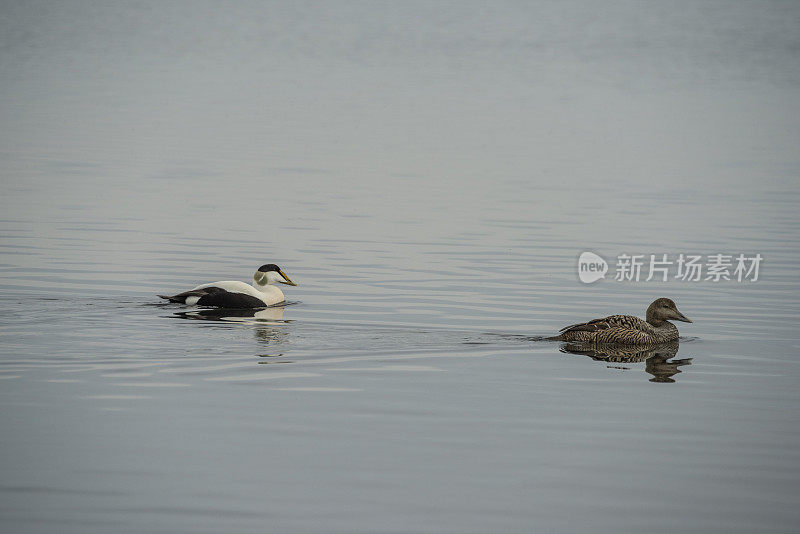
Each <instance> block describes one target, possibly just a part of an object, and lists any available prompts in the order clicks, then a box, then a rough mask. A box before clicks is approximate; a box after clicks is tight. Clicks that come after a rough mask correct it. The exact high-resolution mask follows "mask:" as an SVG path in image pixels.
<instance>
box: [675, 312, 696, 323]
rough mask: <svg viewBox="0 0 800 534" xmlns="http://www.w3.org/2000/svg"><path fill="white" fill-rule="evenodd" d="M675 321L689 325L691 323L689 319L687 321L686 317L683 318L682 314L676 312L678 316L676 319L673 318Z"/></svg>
mask: <svg viewBox="0 0 800 534" xmlns="http://www.w3.org/2000/svg"><path fill="white" fill-rule="evenodd" d="M675 320H676V321H683V322H684V323H691V322H692V320H691V319H689V318H688V317H686V316H685V315H684V314H682V313H681V312H678V315H677V317H675Z"/></svg>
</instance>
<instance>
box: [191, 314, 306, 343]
mask: <svg viewBox="0 0 800 534" xmlns="http://www.w3.org/2000/svg"><path fill="white" fill-rule="evenodd" d="M175 316H176V317H179V318H181V319H193V320H195V321H213V322H223V323H247V324H252V325H253V326H254V327H255V328H254V329H253V334H254V336H255V338H256V341H258V342H260V343H267V344H275V343H281V342H283V341H285V340H286V336H287V335H288V334H287V332H286V330H285V329H284V328H279V326H280V325H284V324H287V323H289V322H291V321H288V320H285V319H284V318H283V306H274V307H269V308H260V309H257V308H211V309H203V310H192V311H186V312H177V313H175Z"/></svg>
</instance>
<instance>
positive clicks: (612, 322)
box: [548, 298, 692, 345]
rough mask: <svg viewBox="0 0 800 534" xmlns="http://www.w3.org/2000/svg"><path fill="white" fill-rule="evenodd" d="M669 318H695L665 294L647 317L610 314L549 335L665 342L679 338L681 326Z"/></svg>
mask: <svg viewBox="0 0 800 534" xmlns="http://www.w3.org/2000/svg"><path fill="white" fill-rule="evenodd" d="M669 319H672V320H675V321H683V322H685V323H691V322H692V321H691V320H690V319H689V318H688V317H686V316H685V315H684V314H682V313H681V312H679V311H678V307H677V306H675V303H674V302H673V301H672V300H670V299H666V298H661V299H658V300H656V301H655V302H653V303H652V304H651V305H650V306H649V307H648V308H647V320H642V319H639V318H638V317H634V316H633V315H609V316H608V317H603V318H602V319H594V320H593V321H589V322H588V323H579V324H573V325H570V326H565V327H564V328H562V329H561V330H560V332H561V334H560V335H558V336H555V337H551V338H548V339H551V340H556V341H592V342H595V343H620V344H626V345H648V344H656V343H665V342H667V341H673V340H675V339H678V328H677V327H676V326H675V325H674V324H672V323H670V322H669Z"/></svg>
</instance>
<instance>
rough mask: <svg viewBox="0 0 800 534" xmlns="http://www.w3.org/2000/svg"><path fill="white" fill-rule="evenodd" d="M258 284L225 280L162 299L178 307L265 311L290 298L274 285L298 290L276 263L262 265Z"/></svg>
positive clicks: (257, 272)
mask: <svg viewBox="0 0 800 534" xmlns="http://www.w3.org/2000/svg"><path fill="white" fill-rule="evenodd" d="M253 281H254V282H255V283H254V284H248V283H246V282H239V281H237V280H223V281H221V282H209V283H207V284H200V285H199V286H195V287H193V288H192V289H190V290H189V291H184V292H183V293H178V294H177V295H159V297H161V298H163V299H166V300H168V301H170V302H174V303H178V304H187V305H189V306H194V305H198V306H206V307H212V308H238V309H242V308H263V307H265V306H275V305H280V304H283V303H284V302H285V301H286V297H284V295H283V291H281V290H280V289H279V288H277V287H275V285H274V284H286V285H288V286H296V285H297V284H295V283H294V282H292V280H291V279H290V278H289V277H288V276H287V275H286V273H284V272H283V271H282V270H281V268H280V267H278V266H277V265H275V264H274V263H269V264H267V265H262V266H261V267H259V268H258V270H257V271H256V273H255V274H254V275H253Z"/></svg>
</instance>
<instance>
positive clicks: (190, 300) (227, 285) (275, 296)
mask: <svg viewBox="0 0 800 534" xmlns="http://www.w3.org/2000/svg"><path fill="white" fill-rule="evenodd" d="M207 287H218V288H220V289H224V290H225V291H228V292H230V293H244V294H245V295H250V296H251V297H255V298H257V299H260V300H261V301H263V302H264V306H274V305H275V304H280V303H281V302H283V301H285V300H286V297H284V295H283V291H281V290H280V288H279V287H276V286H273V285H265V286H261V287H255V286H253V285H251V284H248V283H247V282H240V281H238V280H223V281H221V282H210V283H208V284H200V285H199V286H197V287H193V288H192V289H191V290H192V291H197V290H198V289H205V288H207ZM198 300H200V297H187V298H186V304H188V305H189V306H194V305H195V304H197V301H198Z"/></svg>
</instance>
